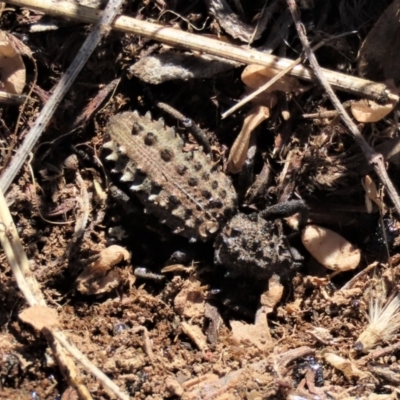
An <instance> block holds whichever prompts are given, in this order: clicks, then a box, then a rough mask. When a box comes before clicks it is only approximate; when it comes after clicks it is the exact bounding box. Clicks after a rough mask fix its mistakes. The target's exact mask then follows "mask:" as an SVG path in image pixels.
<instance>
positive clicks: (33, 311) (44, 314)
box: [18, 304, 59, 331]
mask: <svg viewBox="0 0 400 400" xmlns="http://www.w3.org/2000/svg"><path fill="white" fill-rule="evenodd" d="M18 316H19V318H20V320H21V321H22V322H25V323H26V324H29V325H32V326H33V327H34V328H35V329H36V330H38V331H41V330H42V329H43V328H44V327H48V326H56V325H59V322H58V314H57V311H56V310H54V309H53V308H50V307H47V306H43V305H39V304H36V305H34V306H32V307H29V308H26V309H25V310H24V311H22V312H21V313H20V314H19V315H18Z"/></svg>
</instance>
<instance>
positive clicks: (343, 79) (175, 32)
mask: <svg viewBox="0 0 400 400" xmlns="http://www.w3.org/2000/svg"><path fill="white" fill-rule="evenodd" d="M8 3H9V4H13V5H16V6H20V7H28V8H32V9H35V10H39V11H42V12H44V13H46V14H49V15H56V16H60V17H64V18H71V19H72V20H77V21H81V22H86V23H95V22H96V21H97V20H98V18H99V14H100V11H98V10H96V9H93V8H90V7H84V6H80V5H78V4H76V3H75V2H69V1H61V0H60V1H57V2H54V1H52V0H41V1H40V3H39V2H38V1H37V0H9V1H8ZM111 27H112V28H113V29H115V30H118V31H122V32H126V33H131V34H134V35H138V36H143V37H148V38H150V39H151V40H157V41H159V42H163V43H166V44H169V45H171V46H175V47H180V48H182V47H183V48H186V49H189V50H192V51H199V52H200V53H208V54H213V55H216V56H220V57H224V58H226V59H228V60H233V61H237V62H241V63H244V64H257V65H264V66H269V67H270V68H274V69H276V70H278V71H282V70H283V69H285V68H288V67H289V66H290V65H291V64H292V63H293V60H289V59H287V58H281V57H277V56H273V55H270V54H266V53H263V52H261V51H257V50H254V49H246V48H243V47H240V46H235V45H232V44H229V43H226V42H222V41H219V40H216V39H211V38H208V37H205V36H201V35H196V34H193V33H189V32H185V31H180V30H179V29H175V28H168V27H165V26H162V25H158V24H153V23H151V22H147V21H143V20H139V19H136V18H130V17H126V16H119V17H117V18H116V19H115V20H114V22H113V23H112V24H111ZM322 71H323V73H324V75H325V77H326V79H327V80H328V82H329V83H330V84H331V85H332V86H334V87H335V88H337V89H339V90H343V91H346V92H349V93H353V94H356V95H358V96H362V97H370V98H374V99H382V98H384V97H387V98H389V99H390V100H395V101H399V96H398V95H396V94H395V93H393V92H392V91H391V90H390V89H389V88H388V87H387V86H386V85H385V84H383V83H376V82H372V81H368V80H365V79H361V78H358V77H356V76H351V75H346V74H342V73H339V72H335V71H330V70H327V69H322ZM290 76H295V77H298V78H301V79H304V80H307V81H314V79H315V76H314V73H313V72H312V70H311V69H310V68H307V67H304V66H303V65H296V66H295V67H294V68H293V69H292V71H291V72H290Z"/></svg>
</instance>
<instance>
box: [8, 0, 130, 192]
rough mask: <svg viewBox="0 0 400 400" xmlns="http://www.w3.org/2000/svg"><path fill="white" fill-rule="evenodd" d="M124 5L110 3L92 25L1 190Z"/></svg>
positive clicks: (28, 136) (18, 153)
mask: <svg viewBox="0 0 400 400" xmlns="http://www.w3.org/2000/svg"><path fill="white" fill-rule="evenodd" d="M121 3H122V0H109V2H108V4H107V7H106V8H105V9H104V12H103V13H102V15H101V17H100V18H99V19H96V24H95V25H94V26H93V29H92V30H91V32H90V33H89V35H88V37H87V38H86V40H85V42H84V43H83V45H82V47H81V48H80V50H79V51H78V54H77V55H76V57H75V59H74V60H73V62H72V63H71V65H70V66H69V68H68V69H67V71H66V72H65V74H64V75H63V76H62V77H61V79H60V81H59V82H58V84H57V86H56V88H55V89H54V91H53V93H52V95H51V96H50V98H49V100H48V101H47V103H46V104H45V105H44V107H43V109H42V110H41V112H40V114H39V116H38V118H37V119H36V121H35V123H34V124H33V126H32V128H31V130H30V131H29V132H28V134H27V135H26V137H25V139H24V141H23V143H22V145H21V147H20V148H19V149H18V150H17V152H16V154H15V155H14V157H13V158H12V160H11V163H10V165H9V167H8V168H7V169H6V171H5V172H4V173H3V174H2V175H1V178H0V187H1V190H2V191H3V192H6V191H7V189H8V188H9V186H10V184H11V183H12V181H13V180H14V178H15V176H16V175H17V174H18V172H19V170H20V169H21V167H22V165H23V164H24V162H25V161H26V159H27V157H28V156H29V154H30V152H31V151H32V150H33V147H34V146H35V144H36V143H37V141H38V140H39V138H40V135H41V134H42V132H43V131H44V130H45V129H46V126H47V124H48V122H49V121H50V119H51V118H52V116H53V114H54V112H55V110H56V109H57V107H58V105H59V104H60V102H61V100H62V99H63V98H64V96H65V94H66V93H67V91H68V90H69V88H70V87H71V85H72V83H73V82H74V81H75V79H76V77H77V76H78V74H79V72H80V71H81V70H82V68H83V66H84V65H85V64H86V61H87V60H88V59H89V57H90V55H91V54H92V52H93V50H94V49H95V48H96V47H97V45H98V44H99V42H100V40H101V39H102V38H103V37H104V35H106V34H107V33H108V26H109V25H110V24H111V22H112V20H113V19H114V18H115V16H116V14H117V12H118V9H119V7H120V5H121ZM53 4H54V3H53Z"/></svg>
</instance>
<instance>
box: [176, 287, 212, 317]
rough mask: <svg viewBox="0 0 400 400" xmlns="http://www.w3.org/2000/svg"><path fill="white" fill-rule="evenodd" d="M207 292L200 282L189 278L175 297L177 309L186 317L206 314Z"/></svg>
mask: <svg viewBox="0 0 400 400" xmlns="http://www.w3.org/2000/svg"><path fill="white" fill-rule="evenodd" d="M205 301H206V294H205V292H204V291H203V290H201V286H200V282H199V281H197V280H188V281H186V282H185V283H184V285H183V287H182V290H181V291H180V292H179V293H178V294H177V296H176V297H175V299H174V308H175V311H176V312H177V313H178V314H179V315H182V316H184V317H187V318H193V317H200V316H203V315H204V308H205Z"/></svg>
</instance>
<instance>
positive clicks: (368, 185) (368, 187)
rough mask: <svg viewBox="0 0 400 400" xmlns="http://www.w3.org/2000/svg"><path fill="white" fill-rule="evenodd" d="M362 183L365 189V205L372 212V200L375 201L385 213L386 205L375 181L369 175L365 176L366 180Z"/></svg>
mask: <svg viewBox="0 0 400 400" xmlns="http://www.w3.org/2000/svg"><path fill="white" fill-rule="evenodd" d="M362 185H363V188H364V190H365V206H366V208H367V211H368V213H372V211H373V209H372V204H371V201H373V202H374V203H375V204H376V205H377V206H378V207H379V209H380V210H381V211H382V213H383V212H384V211H385V209H386V207H385V205H384V203H383V201H382V199H381V197H380V195H379V192H378V189H377V187H376V185H375V182H374V181H373V180H372V179H371V177H370V176H369V175H366V176H365V178H364V180H363V181H362Z"/></svg>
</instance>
